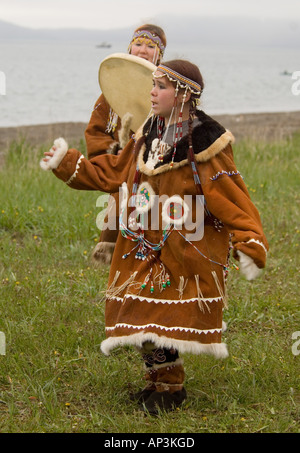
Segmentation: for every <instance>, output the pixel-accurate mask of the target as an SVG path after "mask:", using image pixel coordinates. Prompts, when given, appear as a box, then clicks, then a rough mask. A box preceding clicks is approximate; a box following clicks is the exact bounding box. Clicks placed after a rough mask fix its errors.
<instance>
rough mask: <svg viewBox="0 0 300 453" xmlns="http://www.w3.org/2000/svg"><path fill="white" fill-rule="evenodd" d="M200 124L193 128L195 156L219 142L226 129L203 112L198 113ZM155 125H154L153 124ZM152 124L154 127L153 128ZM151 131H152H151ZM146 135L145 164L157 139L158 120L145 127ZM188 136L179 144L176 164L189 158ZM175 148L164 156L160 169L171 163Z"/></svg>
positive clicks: (148, 123)
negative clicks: (152, 144)
mask: <svg viewBox="0 0 300 453" xmlns="http://www.w3.org/2000/svg"><path fill="white" fill-rule="evenodd" d="M196 115H197V118H198V122H197V123H196V125H195V126H194V128H193V132H192V141H193V149H194V153H195V156H197V155H198V154H199V153H201V152H203V151H205V150H207V149H208V148H209V147H210V146H211V145H212V144H213V143H214V142H215V141H216V140H218V139H219V138H220V137H221V136H222V135H223V134H224V133H225V132H226V129H225V128H224V127H223V126H222V125H221V124H219V123H218V122H217V121H216V120H214V119H213V118H211V117H210V116H208V115H206V113H204V112H203V111H202V110H198V111H197V114H196ZM152 123H153V124H152ZM151 124H152V127H151ZM150 128H151V129H150ZM149 129H150V130H149ZM143 132H144V134H146V151H145V154H144V156H143V160H144V162H147V158H148V154H149V151H150V147H151V143H152V141H153V140H154V139H155V138H156V137H157V120H156V119H155V120H154V121H153V120H152V119H151V118H150V119H149V120H148V121H147V123H146V124H145V126H144V130H143ZM187 149H188V136H187V135H185V136H184V137H183V138H182V139H181V140H180V141H179V142H178V144H177V151H176V155H175V159H174V162H181V161H183V160H185V159H186V158H187ZM172 153H173V148H172V149H171V150H169V152H168V153H167V154H166V155H165V156H164V160H163V162H160V163H158V164H157V165H156V167H155V168H158V167H160V166H162V165H164V164H166V163H168V162H170V161H171V158H172Z"/></svg>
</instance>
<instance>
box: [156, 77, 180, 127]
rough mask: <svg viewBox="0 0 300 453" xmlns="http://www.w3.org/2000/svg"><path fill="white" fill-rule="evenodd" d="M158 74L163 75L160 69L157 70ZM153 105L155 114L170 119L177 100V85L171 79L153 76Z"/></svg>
mask: <svg viewBox="0 0 300 453" xmlns="http://www.w3.org/2000/svg"><path fill="white" fill-rule="evenodd" d="M155 75H156V76H162V75H163V73H162V72H160V71H156V72H155ZM150 94H151V106H152V110H153V113H154V114H155V115H159V116H163V117H164V118H165V119H166V120H168V119H169V116H170V114H171V111H172V108H173V106H174V100H175V87H174V85H173V83H171V82H170V81H169V79H168V78H167V77H166V76H164V77H159V78H156V77H154V78H153V88H152V90H151V93H150Z"/></svg>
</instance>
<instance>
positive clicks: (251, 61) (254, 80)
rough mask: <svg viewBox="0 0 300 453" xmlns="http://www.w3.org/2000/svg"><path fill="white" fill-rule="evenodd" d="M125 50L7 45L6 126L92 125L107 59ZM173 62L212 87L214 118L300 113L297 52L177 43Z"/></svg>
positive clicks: (1, 101)
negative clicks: (192, 68) (186, 64)
mask: <svg viewBox="0 0 300 453" xmlns="http://www.w3.org/2000/svg"><path fill="white" fill-rule="evenodd" d="M126 48H127V44H126V43H120V44H119V45H116V44H115V45H114V46H113V47H112V48H99V47H96V45H95V43H93V42H84V43H70V42H66V43H61V42H50V41H49V42H48V41H30V40H26V41H10V42H9V41H7V42H2V43H0V74H1V75H2V86H1V90H0V127H7V126H20V125H33V124H47V123H54V122H69V121H72V122H77V121H79V122H85V123H87V122H88V121H89V118H90V115H91V112H92V109H93V106H94V104H95V102H96V100H97V98H98V96H99V95H100V88H99V84H98V69H99V65H100V63H101V61H102V60H103V59H104V58H105V57H106V56H108V55H109V54H111V53H115V52H126ZM173 58H184V59H188V60H190V61H192V62H194V63H196V64H197V65H198V66H199V68H200V70H201V72H202V75H203V78H204V82H205V89H204V92H203V95H202V108H203V109H204V110H205V111H206V112H207V113H208V114H210V115H213V114H222V113H228V114H236V113H256V112H279V111H295V110H300V96H299V95H297V94H295V90H294V93H293V90H292V86H293V84H294V83H295V79H293V78H292V76H293V74H294V76H295V73H296V72H298V71H300V51H299V50H298V49H295V48H294V49H289V48H284V49H283V48H226V47H201V46H199V45H197V46H196V45H195V46H194V47H192V46H189V47H188V48H187V47H186V46H185V47H182V48H179V47H173V48H172V45H171V44H170V45H169V46H168V48H167V51H166V54H165V59H173ZM133 83H134V81H133ZM4 84H5V85H4Z"/></svg>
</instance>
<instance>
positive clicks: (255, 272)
mask: <svg viewBox="0 0 300 453" xmlns="http://www.w3.org/2000/svg"><path fill="white" fill-rule="evenodd" d="M237 255H238V257H239V261H240V271H241V273H242V274H243V275H244V276H245V277H246V279H247V280H254V279H255V278H257V277H259V276H260V274H261V273H262V269H259V267H257V266H256V264H255V263H254V261H253V259H252V258H250V256H247V255H245V253H243V252H241V251H240V250H237Z"/></svg>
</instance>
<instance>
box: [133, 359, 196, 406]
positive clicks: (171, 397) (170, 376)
mask: <svg viewBox="0 0 300 453" xmlns="http://www.w3.org/2000/svg"><path fill="white" fill-rule="evenodd" d="M149 377H150V378H151V380H152V381H153V382H154V384H155V391H154V392H152V393H151V394H150V396H149V397H148V398H147V399H146V400H145V401H144V403H143V405H142V407H141V409H142V410H144V411H145V412H148V413H149V414H150V415H158V414H159V412H161V411H166V412H168V411H172V410H174V409H176V408H177V407H179V406H180V405H181V404H182V402H183V401H184V400H185V399H186V396H187V395H186V390H185V388H184V387H183V381H184V369H183V366H182V363H181V360H180V359H178V360H177V361H176V364H167V366H163V367H159V368H153V369H152V370H150V371H149Z"/></svg>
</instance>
